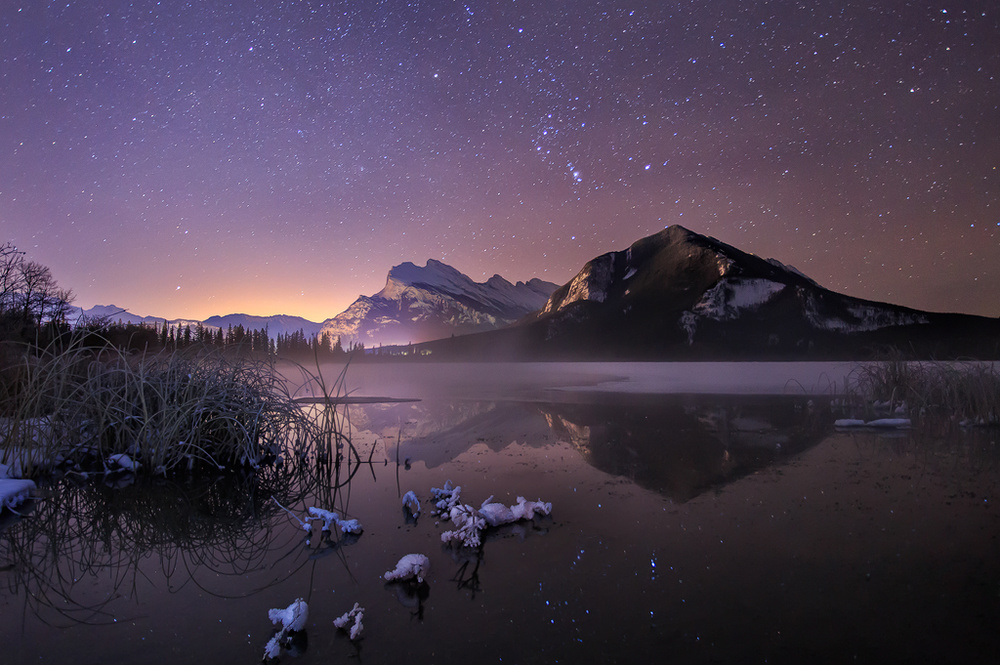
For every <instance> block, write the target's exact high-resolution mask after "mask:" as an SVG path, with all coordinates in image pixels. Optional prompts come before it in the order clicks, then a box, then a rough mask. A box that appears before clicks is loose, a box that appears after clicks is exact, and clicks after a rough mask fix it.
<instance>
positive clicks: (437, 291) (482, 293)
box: [322, 259, 556, 347]
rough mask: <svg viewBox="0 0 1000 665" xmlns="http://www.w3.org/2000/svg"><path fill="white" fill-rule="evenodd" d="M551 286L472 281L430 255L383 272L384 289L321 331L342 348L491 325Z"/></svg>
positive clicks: (541, 299)
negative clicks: (422, 261)
mask: <svg viewBox="0 0 1000 665" xmlns="http://www.w3.org/2000/svg"><path fill="white" fill-rule="evenodd" d="M555 288H556V285H555V284H552V283H550V282H543V281H542V280H540V279H532V280H530V281H528V282H517V283H516V284H511V283H510V282H508V281H507V280H506V279H504V278H503V277H501V276H500V275H494V276H493V277H491V278H489V279H488V280H486V281H485V282H482V283H479V282H474V281H472V279H470V278H469V277H468V276H466V275H464V274H462V273H461V272H459V271H458V270H456V269H455V268H452V267H451V266H449V265H447V264H445V263H442V262H440V261H435V260H433V259H432V260H429V261H427V265H425V266H424V267H420V266H416V265H414V264H412V263H403V264H400V265H398V266H395V267H394V268H392V269H391V270H390V271H389V275H388V277H387V279H386V282H385V288H383V289H382V290H381V291H379V292H378V293H376V294H375V295H372V296H361V297H360V298H358V299H357V300H355V301H354V303H352V304H351V306H350V307H348V308H347V309H346V310H345V311H343V312H341V313H340V314H338V315H337V316H335V317H333V318H332V319H327V320H326V321H324V322H323V328H322V332H325V333H329V334H330V336H331V338H333V339H336V338H337V337H339V338H340V339H341V342H342V344H343V345H344V346H345V347H347V346H348V345H349V344H352V343H357V342H360V343H362V344H364V345H365V346H367V347H372V346H376V345H380V344H381V345H401V344H410V343H417V342H424V341H427V340H432V339H438V338H443V337H450V336H452V335H462V334H466V333H473V332H479V331H484V330H493V329H495V328H498V327H501V326H505V325H507V324H510V323H513V322H514V321H517V320H518V319H520V318H522V317H524V316H526V315H527V314H530V313H532V312H534V311H536V310H537V309H538V308H540V307H541V306H542V305H544V304H545V302H546V300H547V299H548V297H549V295H550V294H551V293H552V292H553V291H554V290H555Z"/></svg>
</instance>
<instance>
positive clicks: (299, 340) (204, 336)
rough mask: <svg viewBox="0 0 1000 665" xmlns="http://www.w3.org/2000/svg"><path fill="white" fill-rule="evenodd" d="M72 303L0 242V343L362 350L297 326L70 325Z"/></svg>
mask: <svg viewBox="0 0 1000 665" xmlns="http://www.w3.org/2000/svg"><path fill="white" fill-rule="evenodd" d="M72 303H73V292H72V291H70V290H67V289H63V288H61V287H59V285H58V284H57V283H56V281H55V279H54V278H53V277H52V273H51V271H50V270H49V269H48V268H47V267H45V266H43V265H41V264H39V263H36V262H34V261H31V260H29V259H28V258H27V257H26V255H25V253H24V252H22V251H20V250H18V249H17V248H16V247H15V246H14V244H13V243H10V242H8V243H5V244H3V245H0V342H13V343H17V344H20V345H27V346H28V347H34V348H48V347H49V346H50V345H52V344H59V343H61V340H68V339H72V340H73V343H74V344H81V343H82V344H84V345H88V346H95V347H103V346H107V345H111V346H114V347H116V348H118V349H121V350H123V351H142V352H158V351H177V350H186V349H191V350H198V349H206V350H209V349H219V350H222V351H225V352H227V353H234V354H239V355H257V356H270V357H276V358H288V359H292V360H313V359H316V358H318V359H319V360H337V359H340V358H343V357H345V356H347V355H349V354H352V353H355V352H357V353H359V354H363V353H364V346H363V345H361V344H357V345H351V346H349V348H346V349H345V348H344V347H343V346H342V345H341V342H340V339H339V338H332V337H331V336H330V335H329V334H328V333H323V334H322V335H320V336H318V337H314V336H310V335H306V334H305V333H304V332H303V331H302V330H297V331H295V332H291V333H283V334H279V335H276V336H274V337H271V336H270V335H269V334H268V331H267V329H266V328H261V329H256V330H255V329H247V328H245V327H244V326H242V325H237V326H229V328H227V329H222V328H213V327H207V326H204V325H202V324H201V323H197V324H194V325H178V324H171V323H169V322H167V321H163V322H162V323H153V324H149V323H128V322H124V321H120V320H114V317H113V316H112V317H104V318H99V319H87V318H84V319H81V320H79V321H75V322H72V325H71V322H70V320H69V317H70V314H71V312H72V311H73V307H72ZM71 333H72V334H71ZM8 352H9V350H8Z"/></svg>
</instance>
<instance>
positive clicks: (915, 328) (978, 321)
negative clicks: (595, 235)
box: [422, 226, 1000, 360]
mask: <svg viewBox="0 0 1000 665" xmlns="http://www.w3.org/2000/svg"><path fill="white" fill-rule="evenodd" d="M998 345H1000V320H997V319H990V318H986V317H978V316H970V315H963V314H939V313H931V312H923V311H919V310H914V309H910V308H906V307H901V306H898V305H892V304H887V303H879V302H873V301H868V300H862V299H859V298H853V297H851V296H846V295H843V294H838V293H835V292H833V291H830V290H828V289H825V288H823V287H822V286H820V285H819V284H817V283H816V282H815V281H813V280H812V279H810V278H809V277H807V276H806V275H804V274H803V273H801V272H799V271H798V270H796V269H794V268H790V267H788V266H785V265H783V264H782V263H780V262H778V261H776V260H773V259H768V260H765V259H762V258H760V257H757V256H754V255H753V254H748V253H746V252H743V251H741V250H739V249H736V248H735V247H732V246H730V245H727V244H725V243H722V242H720V241H718V240H716V239H715V238H711V237H707V236H703V235H699V234H697V233H693V232H691V231H689V230H687V229H685V228H684V227H681V226H671V227H669V228H667V229H664V230H663V231H661V232H659V233H657V234H655V235H652V236H649V237H646V238H643V239H641V240H638V241H637V242H635V243H633V244H632V245H631V246H630V247H629V248H627V249H624V250H621V251H615V252H608V253H607V254H602V255H601V256H598V257H597V258H595V259H593V260H591V261H588V262H587V264H586V265H584V266H583V268H582V269H581V270H580V272H579V273H577V275H576V276H575V277H574V278H573V279H572V280H570V281H569V282H568V283H566V284H564V285H563V286H561V287H559V288H558V289H556V290H555V291H554V292H553V293H552V295H551V297H549V299H548V300H547V301H546V302H545V304H544V305H542V307H541V308H540V309H539V311H538V312H537V313H535V314H534V315H532V316H531V317H529V318H526V319H525V320H522V321H520V322H519V323H518V324H516V325H513V326H510V327H508V328H506V329H504V330H500V331H496V332H493V333H483V334H480V335H473V336H470V337H467V338H461V339H457V340H453V341H451V342H450V343H449V342H448V341H447V340H444V341H440V342H435V343H433V344H428V345H422V350H423V351H424V352H426V353H432V354H436V355H437V356H438V357H442V356H444V357H448V356H449V355H450V356H456V357H491V356H492V357H516V358H541V359H553V358H566V359H570V358H573V359H577V358H580V359H598V358H601V359H604V358H606V359H635V360H639V359H793V358H794V359H807V358H854V359H858V358H863V357H869V356H872V355H877V354H879V353H880V352H882V351H884V350H886V349H888V348H894V349H897V350H898V351H900V352H902V353H904V354H909V355H913V356H920V357H957V356H966V357H968V356H976V357H981V358H987V357H990V358H992V357H996V356H997V353H998Z"/></svg>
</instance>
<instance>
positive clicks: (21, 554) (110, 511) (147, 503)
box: [0, 474, 290, 626]
mask: <svg viewBox="0 0 1000 665" xmlns="http://www.w3.org/2000/svg"><path fill="white" fill-rule="evenodd" d="M132 480H133V482H129V483H121V482H117V483H105V482H97V481H93V480H85V479H83V480H81V479H78V478H74V477H64V478H62V479H60V480H57V481H55V482H53V483H52V484H50V485H48V486H47V487H45V488H44V492H45V496H44V498H42V499H40V500H38V501H36V502H35V505H33V506H31V511H30V513H29V514H28V515H26V517H25V518H24V519H22V520H18V521H17V522H15V523H13V524H10V525H8V527H7V528H6V529H5V530H4V532H3V533H2V535H3V537H2V538H0V562H2V563H0V565H2V567H3V569H4V571H5V575H4V576H3V578H2V580H3V583H4V586H5V587H6V589H5V591H6V592H7V593H9V594H11V595H22V596H23V597H24V599H25V602H26V607H25V610H26V611H30V612H32V613H34V614H35V615H37V616H38V617H39V619H41V620H42V621H43V622H45V623H47V624H49V625H56V626H69V625H73V624H102V623H113V622H114V621H116V620H118V619H119V618H121V615H122V612H121V611H117V610H116V609H113V608H112V605H114V604H116V603H117V602H118V601H119V600H120V599H122V598H123V597H127V596H130V595H133V594H135V591H136V588H137V586H139V583H140V581H141V580H142V579H143V578H145V577H146V576H147V575H148V574H149V572H150V571H149V569H150V567H151V566H150V565H149V564H150V562H151V561H152V562H155V563H154V565H153V566H152V567H154V568H155V575H156V576H157V577H158V578H162V579H161V582H162V588H163V589H165V590H166V591H169V592H170V593H174V592H176V591H178V590H180V589H182V588H183V587H185V586H186V585H188V584H193V585H195V586H198V587H199V588H201V589H202V590H203V591H205V592H207V593H210V594H218V595H227V594H235V595H244V594H245V593H247V591H248V590H246V589H239V590H234V587H233V586H231V585H229V584H227V583H226V579H236V580H238V579H239V578H241V577H242V576H244V575H246V574H247V573H248V572H250V571H254V570H258V569H260V568H262V567H263V566H264V562H265V560H266V559H267V556H268V553H269V552H270V551H272V550H273V549H274V548H275V547H276V546H277V547H280V546H282V545H283V544H282V543H280V542H276V541H275V538H274V534H273V533H272V531H271V529H270V528H269V524H270V522H271V520H272V518H273V517H274V515H275V514H276V513H277V512H278V510H279V509H278V507H277V506H276V505H275V504H274V502H273V500H272V499H271V498H270V497H271V495H272V494H273V493H275V492H278V493H279V496H282V497H286V496H288V492H287V491H285V492H281V491H280V490H282V489H285V490H288V489H290V488H289V486H288V485H287V484H284V483H282V484H275V483H274V482H269V481H273V480H275V478H274V477H273V476H271V477H268V474H261V475H249V474H248V475H234V474H230V475H226V476H219V477H216V478H202V479H199V480H197V481H195V480H191V479H187V480H183V479H182V480H176V481H170V480H165V479H162V478H158V479H143V480H141V481H135V480H134V479H132ZM236 586H237V588H238V585H236ZM95 588H96V591H95ZM126 614H127V611H126Z"/></svg>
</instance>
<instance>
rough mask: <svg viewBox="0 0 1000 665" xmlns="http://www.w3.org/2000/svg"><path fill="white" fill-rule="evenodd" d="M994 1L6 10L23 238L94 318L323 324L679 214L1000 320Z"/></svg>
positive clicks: (622, 240) (553, 261)
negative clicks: (410, 279)
mask: <svg viewBox="0 0 1000 665" xmlns="http://www.w3.org/2000/svg"><path fill="white" fill-rule="evenodd" d="M998 167H1000V7H998V6H997V4H996V2H995V0H983V1H971V0H970V1H966V2H962V1H956V2H952V1H950V0H936V1H933V2H926V1H925V2H905V1H894V2H893V1H879V0H865V1H864V2H857V1H854V0H836V1H829V0H809V1H808V2H805V1H801V2H792V1H786V0H774V1H770V2H769V1H766V0H763V1H756V2H747V1H745V0H701V1H699V2H670V1H667V0H661V1H659V2H627V1H617V2H604V1H600V0H597V1H587V0H544V1H529V0H495V1H482V0H464V1H463V0H413V1H410V2H405V1H403V0H337V1H333V2H325V1H324V2H320V1H318V0H317V1H290V0H289V1H282V0H255V1H251V0H246V1H240V2H217V1H214V0H200V1H198V2H181V1H174V0H161V1H160V2H156V1H150V0H137V1H134V2H126V1H124V0H122V1H115V2H110V1H104V0H87V1H85V2H84V1H81V2H77V1H73V0H62V1H61V2H46V1H44V0H30V1H29V0H24V1H21V2H18V1H16V0H0V242H4V241H13V242H14V243H15V244H16V245H17V246H18V247H19V248H20V249H22V250H24V251H26V252H27V254H28V257H29V258H31V259H33V260H35V261H38V262H40V263H43V264H45V265H47V266H48V267H49V268H50V269H51V270H52V272H53V275H54V277H55V278H56V280H57V281H58V282H59V284H60V286H63V287H66V288H70V289H72V290H73V291H74V293H75V294H76V304H77V305H80V306H83V307H91V306H93V305H97V304H104V305H107V304H112V303H113V304H115V305H118V306H120V307H124V308H127V309H128V310H129V311H131V312H133V313H136V314H141V315H155V316H162V317H170V318H173V317H190V318H199V319H203V318H207V317H208V316H211V315H213V314H228V313H233V312H244V313H248V314H259V315H268V314H293V315H299V316H304V317H306V318H309V319H311V320H315V321H320V320H323V319H325V318H329V317H332V316H334V315H336V314H337V313H339V312H340V311H342V310H343V309H344V308H346V307H347V305H349V304H350V303H351V302H352V301H353V300H354V299H355V298H356V297H357V296H358V295H359V294H371V293H374V292H376V291H378V290H379V289H381V288H382V286H383V285H384V282H385V276H386V273H387V271H388V270H389V268H390V267H391V266H393V265H396V264H398V263H402V262H404V261H412V262H414V263H417V264H419V265H423V263H424V261H426V259H428V258H435V259H439V260H442V261H445V262H446V263H448V264H450V265H452V266H454V267H456V268H457V269H459V270H461V271H462V272H465V273H466V274H468V275H469V276H470V277H472V278H473V279H475V280H477V281H483V280H485V279H487V278H488V277H490V276H492V275H493V274H494V273H499V274H501V275H503V276H504V277H506V278H507V279H510V280H511V281H515V280H526V279H529V278H531V277H541V278H543V279H547V280H549V281H552V282H556V283H563V282H566V281H568V280H569V279H570V278H572V276H573V275H574V274H575V273H576V272H577V271H578V270H579V269H580V267H582V265H583V263H584V262H586V261H587V260H589V259H591V258H593V257H595V256H597V255H599V254H602V253H604V252H607V251H612V250H618V249H623V248H625V247H627V246H628V245H629V244H631V243H632V242H633V241H634V240H637V239H638V238H640V237H643V236H646V235H649V234H651V233H655V232H657V231H659V230H660V229H662V228H664V227H665V226H668V225H670V224H678V223H679V224H682V225H684V226H686V227H687V228H689V229H691V230H693V231H696V232H698V233H704V234H707V235H712V236H714V237H716V238H718V239H719V240H722V241H723V242H727V243H729V244H732V245H735V246H736V247H739V248H740V249H743V250H746V251H749V252H753V253H755V254H758V255H761V256H764V257H774V258H776V259H778V260H780V261H782V262H783V263H786V264H790V265H793V266H795V267H797V268H798V269H800V270H802V271H803V272H805V273H806V274H808V275H809V276H811V277H812V278H814V279H815V280H817V281H818V282H819V283H820V284H822V285H824V286H826V287H828V288H832V289H834V290H837V291H841V292H844V293H848V294H850V295H854V296H858V297H862V298H869V299H874V300H881V301H889V302H894V303H898V304H903V305H908V306H911V307H918V308H922V309H929V310H934V311H960V312H967V313H973V314H982V315H988V316H994V317H995V316H1000V287H998V285H1000V171H998Z"/></svg>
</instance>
